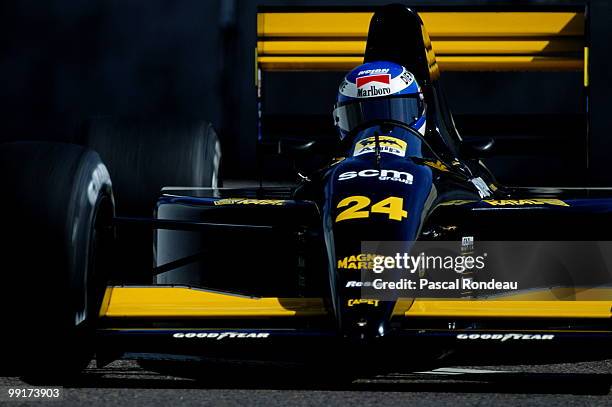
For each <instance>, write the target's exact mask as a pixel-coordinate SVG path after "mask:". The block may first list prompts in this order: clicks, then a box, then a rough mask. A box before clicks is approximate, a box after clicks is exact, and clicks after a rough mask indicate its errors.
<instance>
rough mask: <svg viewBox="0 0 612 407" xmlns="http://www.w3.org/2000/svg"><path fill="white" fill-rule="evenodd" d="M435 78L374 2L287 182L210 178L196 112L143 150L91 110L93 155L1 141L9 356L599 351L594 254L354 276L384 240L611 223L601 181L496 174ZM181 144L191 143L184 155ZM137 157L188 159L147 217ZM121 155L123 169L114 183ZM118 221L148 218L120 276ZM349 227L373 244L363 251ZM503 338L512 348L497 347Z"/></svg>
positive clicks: (595, 227) (212, 158)
mask: <svg viewBox="0 0 612 407" xmlns="http://www.w3.org/2000/svg"><path fill="white" fill-rule="evenodd" d="M438 77H439V70H438V68H437V64H436V59H435V56H434V54H433V51H432V48H431V43H430V41H429V38H428V36H427V32H426V30H425V28H424V26H423V23H422V21H421V19H420V17H419V16H418V15H417V13H415V12H413V11H412V10H410V9H408V8H406V7H403V6H397V5H396V6H387V7H384V8H381V9H380V10H379V11H377V12H376V13H375V14H374V16H373V18H372V20H371V24H370V30H369V34H368V40H367V45H366V52H365V57H364V61H363V65H361V66H359V67H358V68H356V69H354V70H352V71H351V72H350V73H349V74H348V75H347V76H346V77H345V79H344V80H343V82H342V84H341V86H340V89H339V96H338V102H337V104H336V107H335V110H334V119H335V124H336V126H337V128H338V130H339V132H340V135H341V137H340V141H334V143H333V144H334V145H333V147H329V146H326V148H329V149H330V151H331V150H332V149H333V151H334V152H338V154H337V158H335V159H333V160H331V161H330V163H329V164H328V165H326V166H325V167H324V168H322V169H319V170H317V171H314V172H313V173H312V174H309V175H308V176H307V177H306V176H305V177H303V180H302V182H301V183H300V185H298V186H297V187H295V188H252V189H248V188H247V189H228V188H220V187H218V185H217V172H218V164H219V158H220V155H219V151H218V142H217V141H216V136H215V135H214V132H213V131H212V130H211V129H210V128H209V127H198V128H196V130H194V131H192V133H193V134H198V135H199V136H197V137H194V138H192V139H190V140H192V142H191V143H183V144H182V145H179V144H180V143H179V141H177V140H180V137H178V136H176V134H174V135H173V136H172V137H171V136H168V137H165V135H164V134H165V133H163V132H162V133H160V134H157V135H156V136H157V137H156V138H155V140H157V143H158V144H156V147H155V151H154V152H151V151H147V150H146V149H145V151H144V153H140V152H139V151H133V150H134V149H131V148H130V145H129V143H130V142H128V141H126V139H128V138H131V139H132V140H134V139H138V134H140V133H138V132H132V133H131V134H130V133H126V132H123V133H121V134H122V135H123V137H114V136H113V135H112V134H111V133H112V131H111V130H109V127H108V126H106V127H104V126H102V127H99V126H98V127H97V129H98V130H96V131H93V132H92V134H93V136H90V138H89V142H88V145H89V146H91V147H92V148H94V149H96V150H98V151H99V152H100V155H101V156H102V157H103V158H104V160H105V163H106V164H107V165H108V168H109V170H108V171H107V167H106V166H105V164H103V162H102V160H101V159H100V156H98V154H96V153H95V152H93V151H92V150H89V149H85V148H82V147H79V146H76V145H60V144H47V143H13V144H6V145H2V146H1V147H0V168H1V169H2V171H1V173H2V174H3V177H4V182H3V186H4V191H5V193H4V196H3V199H2V201H1V203H0V205H1V206H2V208H3V211H2V213H3V215H4V217H5V219H4V221H3V224H4V225H5V227H4V232H5V233H4V236H5V239H6V240H5V243H4V245H3V246H4V248H5V254H4V255H3V258H4V260H5V265H6V266H5V268H4V271H5V273H4V278H3V280H4V283H5V287H6V289H5V290H4V293H3V296H2V297H3V301H5V302H4V305H5V306H4V308H3V309H4V310H5V314H7V315H5V317H6V318H8V320H9V321H8V322H9V323H5V326H6V327H8V329H10V330H11V331H10V332H6V334H5V338H6V337H8V339H9V341H10V344H9V346H7V347H6V349H8V350H9V351H10V352H7V355H5V356H4V358H5V360H12V361H16V362H18V363H17V365H18V366H19V367H21V368H22V369H23V371H24V372H25V373H28V374H39V375H43V374H47V375H54V374H58V373H57V369H58V368H61V369H63V370H65V371H67V372H74V371H78V370H79V369H82V368H83V366H84V364H85V363H86V362H88V361H90V360H91V357H92V355H93V354H94V352H95V357H96V360H97V362H98V364H99V365H103V364H105V363H108V362H110V361H112V360H114V359H118V358H121V357H122V355H125V354H127V353H129V354H141V355H144V354H149V355H150V354H173V355H194V356H214V357H231V358H238V359H242V358H244V359H271V358H277V357H283V358H287V357H288V358H298V359H303V360H326V359H325V358H330V357H331V358H342V357H343V355H344V356H347V357H346V358H344V359H342V360H344V361H345V362H346V361H347V360H348V361H352V362H353V363H359V364H361V363H366V362H369V363H373V364H377V365H390V364H393V365H397V366H401V367H403V368H405V369H410V368H411V367H412V366H416V361H417V360H426V361H430V362H431V363H434V362H435V363H450V362H444V360H458V359H452V358H453V357H455V355H461V354H465V355H467V360H468V361H469V363H481V362H486V363H494V362H497V361H506V362H509V361H511V362H520V361H524V360H528V361H530V362H534V361H536V360H544V361H545V360H555V361H558V360H562V359H573V358H578V357H579V358H604V357H607V356H609V354H610V349H611V348H610V346H609V345H610V340H611V339H612V326H611V322H610V321H611V319H610V318H611V316H612V311H611V307H612V295H611V294H612V291H611V290H610V289H609V288H607V287H608V285H609V283H610V282H612V278H611V277H612V275H611V274H610V273H609V272H607V269H606V268H605V267H603V268H601V267H600V268H599V269H597V271H592V272H588V273H587V272H582V271H580V272H578V273H574V272H568V271H567V270H566V269H565V268H564V270H563V272H560V273H559V274H558V275H555V274H554V273H553V274H547V276H546V277H542V278H540V279H537V278H536V279H531V280H529V285H528V286H522V287H519V289H518V290H512V289H508V287H506V288H504V287H502V288H501V291H500V290H498V291H496V292H495V293H492V294H491V293H488V294H487V295H480V294H479V293H478V291H477V290H476V291H469V292H466V291H465V290H463V291H462V290H459V291H461V292H460V293H459V294H458V295H457V296H451V298H432V296H430V297H428V298H424V296H423V295H414V296H412V297H411V296H410V295H398V296H396V297H394V298H383V297H381V298H374V297H373V296H366V295H365V294H364V291H363V290H364V288H368V289H371V288H372V283H373V281H374V280H376V279H377V278H378V277H377V276H378V274H374V273H375V272H374V271H373V269H374V266H375V265H380V264H381V263H380V262H379V261H377V260H376V259H377V258H380V257H381V256H380V252H377V250H378V249H380V250H383V251H384V248H382V246H381V245H380V244H379V243H381V242H382V243H384V242H396V243H397V242H400V243H399V244H400V246H401V247H402V248H403V249H405V250H409V249H410V247H412V246H411V245H412V244H413V243H414V242H436V241H444V242H456V243H457V244H458V247H460V249H461V250H463V254H465V250H464V249H466V247H467V249H468V250H471V249H472V248H471V246H475V245H477V243H478V242H479V241H507V242H513V241H514V242H516V241H524V240H529V241H571V240H576V241H587V240H588V241H599V240H601V241H605V240H607V238H606V236H607V233H608V231H609V230H610V227H609V226H610V222H611V221H612V216H611V215H612V198H606V197H601V198H600V197H597V195H596V194H597V192H596V191H592V190H586V189H584V190H563V189H533V188H531V189H530V188H508V187H504V186H502V185H499V184H498V183H497V182H496V181H495V179H494V178H493V176H492V175H491V173H490V172H489V171H488V170H487V168H486V167H485V166H484V165H483V163H482V162H481V161H480V160H479V158H480V157H483V156H484V155H485V154H486V153H487V152H488V151H489V150H490V149H491V148H492V144H493V143H492V141H491V140H490V139H479V140H471V141H469V142H468V141H465V140H462V139H461V138H460V137H459V135H458V133H457V131H456V129H455V126H454V123H453V120H452V117H451V114H450V111H449V110H448V108H447V106H446V103H445V101H444V98H443V95H442V93H441V89H440V83H439V81H438ZM100 128H102V130H100ZM104 129H106V130H104ZM192 130H193V129H192ZM189 131H191V130H189ZM189 131H187V130H186V131H185V133H189ZM192 133H189V134H192ZM92 137H93V138H92ZM92 140H93V141H92ZM141 141H142V140H141ZM113 143H114V144H113ZM135 143H136V142H135ZM174 143H179V144H174ZM109 144H112V145H113V146H112V147H109ZM144 144H146V143H144V141H143V142H142V143H141V144H140V145H144ZM177 151H180V152H182V153H181V154H179V153H177ZM199 151H202V152H203V153H202V154H199V153H197V152H199ZM191 152H194V153H193V155H198V154H199V155H198V156H197V157H196V158H193V157H191V158H189V159H187V158H185V157H190V153H191ZM145 153H146V154H147V156H146V157H143V156H142V155H140V154H145ZM147 160H148V162H154V163H165V164H164V165H163V169H164V172H172V171H176V172H181V171H184V170H181V167H185V166H189V167H193V168H196V170H194V171H193V174H195V175H193V176H191V175H185V176H181V177H182V178H180V177H179V178H176V177H175V178H171V176H167V177H168V178H163V176H166V175H163V176H161V177H162V182H165V181H163V180H166V179H167V180H168V181H167V184H166V185H168V184H170V185H177V183H179V182H182V183H184V184H183V185H187V186H185V187H180V186H178V187H177V186H168V187H165V188H163V189H162V191H161V194H160V195H159V197H158V198H157V202H156V204H155V205H154V208H151V209H154V216H153V217H152V218H147V217H142V216H132V214H131V212H130V210H131V209H132V208H131V207H130V206H129V205H128V204H122V203H121V199H122V197H123V196H125V197H128V196H142V195H146V194H147V193H150V192H147V191H148V190H147V187H146V185H145V183H146V182H145V180H146V179H147V177H151V176H152V175H151V171H149V172H147V171H148V170H142V169H141V170H136V169H134V168H136V167H135V166H136V165H140V166H141V167H139V168H145V167H144V166H145V164H143V162H144V161H147ZM190 160H191V161H190ZM194 160H196V161H194ZM194 162H196V163H197V164H198V165H195V164H194V165H192V164H193V163H194ZM122 166H123V167H122ZM151 166H152V165H151ZM126 168H127V169H126ZM128 169H129V170H128ZM109 172H110V175H109ZM127 173H131V174H132V178H131V179H132V180H134V181H132V184H129V185H127V186H126V182H127V181H124V178H122V177H128V176H127V175H125V174H127ZM134 173H137V176H138V177H140V178H135V177H136V175H133V174H134ZM115 174H119V175H118V179H117V180H116V181H115V184H114V185H111V180H110V176H111V175H113V176H115ZM121 174H124V175H121ZM125 179H130V178H125ZM136 179H140V180H142V181H141V183H139V182H138V181H135V180H136ZM113 188H114V189H115V191H116V196H117V204H118V205H119V207H118V209H117V212H118V213H117V214H116V213H115V202H114V198H113V192H112V191H113ZM118 189H119V192H117V190H118ZM126 199H128V198H126ZM134 199H135V198H134ZM121 205H123V206H121ZM121 210H123V213H120V212H121ZM133 213H135V212H133ZM132 230H141V231H142V230H144V231H145V232H144V233H145V234H149V233H150V232H151V230H154V240H153V259H154V260H153V261H154V264H153V267H152V273H150V272H149V274H148V276H147V277H146V278H145V279H144V280H143V279H137V278H132V280H131V281H126V279H124V278H122V276H124V275H125V273H127V271H128V270H125V269H126V268H127V267H130V268H131V267H140V268H145V269H146V268H147V267H148V266H147V261H149V259H148V258H146V257H144V258H140V257H138V256H136V255H134V256H132V254H133V253H132V251H131V250H130V247H134V248H135V247H137V246H138V245H139V244H140V243H139V240H138V239H136V238H134V236H138V235H137V234H130V233H132V232H130V231H132ZM124 231H127V232H124ZM134 233H136V232H134ZM126 236H127V237H126ZM364 242H378V243H375V246H372V247H373V249H372V250H371V251H368V249H367V248H366V249H364V247H366V246H365V245H364V244H365V243H364ZM402 242H404V243H406V244H404V245H403V246H402ZM382 243H381V244H382ZM376 244H378V246H376ZM147 245H148V244H147ZM468 246H469V247H468ZM394 247H396V246H394ZM147 249H149V250H150V248H147ZM134 253H136V249H134ZM383 254H384V255H385V256H386V254H385V253H383ZM385 256H382V258H383V259H386V258H388V257H385ZM130 257H134V258H136V260H138V261H139V262H140V263H139V266H138V265H134V263H133V262H132V263H130V261H131V260H130V259H129V258H130ZM126 265H127V266H126ZM514 272H516V273H517V274H520V273H521V270H514ZM559 276H561V277H559ZM420 277H423V275H420ZM425 277H427V275H425ZM459 277H460V279H461V280H465V281H468V282H478V281H481V280H482V281H484V277H482V276H478V275H471V276H469V277H467V276H466V275H463V274H461V275H460V276H459ZM506 277H508V276H507V275H506ZM433 280H434V279H433V278H430V281H433ZM109 281H110V282H109ZM387 286H389V284H387ZM510 288H514V287H513V286H510ZM523 288H524V289H523ZM489 294H490V295H489ZM425 297H427V296H425ZM434 297H435V296H434ZM513 347H517V348H518V349H519V352H499V350H500V349H511V348H513ZM464 349H468V352H463V353H462V350H464ZM474 349H477V352H474ZM559 351H560V352H559ZM444 357H446V359H444ZM456 357H457V358H459V356H456ZM327 360H329V359H327ZM441 361H442V362H441ZM347 363H348V362H347Z"/></svg>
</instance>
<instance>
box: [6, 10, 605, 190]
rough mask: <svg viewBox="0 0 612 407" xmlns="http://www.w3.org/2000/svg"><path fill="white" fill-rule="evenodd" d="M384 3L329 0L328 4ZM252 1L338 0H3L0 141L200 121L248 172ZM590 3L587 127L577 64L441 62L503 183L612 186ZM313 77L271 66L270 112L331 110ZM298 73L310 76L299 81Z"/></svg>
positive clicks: (599, 41) (600, 19)
mask: <svg viewBox="0 0 612 407" xmlns="http://www.w3.org/2000/svg"><path fill="white" fill-rule="evenodd" d="M387 2H388V1H367V2H355V1H334V2H333V5H352V4H356V3H358V4H359V5H360V6H364V5H376V4H386V3H387ZM407 4H408V3H407ZM409 4H411V5H415V6H416V8H417V9H418V7H419V5H424V4H426V5H428V6H431V5H436V4H437V5H440V4H442V5H444V4H447V5H448V4H452V5H453V6H460V5H462V4H463V5H466V4H468V5H472V6H475V7H477V8H479V9H481V8H482V7H498V8H499V7H506V6H511V7H519V8H524V7H527V8H528V7H534V6H535V7H538V6H550V5H553V6H580V5H582V6H584V4H585V2H584V1H554V2H551V1H482V0H481V1H477V0H473V1H469V2H463V1H461V0H456V1H446V2H443V1H423V0H421V1H412V2H410V3H409ZM258 5H273V6H275V5H312V6H321V5H325V6H329V5H332V3H330V2H329V1H314V0H313V1H256V0H206V1H202V0H179V1H162V0H127V1H126V0H123V1H120V0H89V1H85V0H55V1H53V0H49V1H36V0H14V1H3V2H2V3H0V78H2V85H1V86H0V141H7V140H17V139H47V140H63V141H74V140H75V137H76V136H75V135H76V134H77V133H78V129H79V126H80V125H81V123H82V122H83V120H85V119H86V118H88V117H91V116H129V117H135V118H140V119H145V120H147V119H158V118H161V117H168V118H172V119H176V120H181V119H183V118H184V119H189V118H206V119H208V120H210V121H212V122H213V123H214V124H215V125H216V127H217V128H218V129H219V132H220V134H221V137H222V142H223V148H224V154H225V174H226V175H227V176H230V177H244V174H245V173H248V174H253V173H254V170H255V169H256V158H255V145H256V137H257V136H256V126H257V111H256V103H255V83H254V69H255V68H254V48H255V44H256V18H255V16H256V11H257V6H258ZM589 7H590V14H591V18H590V20H589V23H590V24H589V27H588V32H587V41H588V42H589V45H590V46H591V57H592V59H591V61H596V62H592V63H591V87H590V90H589V92H590V111H589V112H588V115H590V119H589V120H590V121H589V126H587V117H588V116H587V106H589V105H587V91H586V90H585V88H583V86H582V77H583V75H582V72H556V73H542V72H540V73H494V72H490V73H459V72H453V73H450V72H449V73H444V72H443V74H442V81H443V84H444V86H445V88H446V92H447V94H448V97H449V100H450V105H451V108H452V109H453V111H454V112H455V114H456V121H457V124H458V127H459V130H460V132H461V133H462V134H463V135H464V136H466V135H467V136H470V135H492V136H495V137H496V138H499V139H500V140H501V145H504V146H506V147H507V148H505V149H504V151H502V153H501V154H500V155H499V156H498V157H496V158H494V159H491V160H489V164H490V165H491V167H493V169H494V172H496V173H497V174H498V177H499V178H500V180H501V181H506V182H510V183H515V184H527V185H584V184H592V185H612V173H609V171H607V168H608V165H607V162H608V154H609V153H610V152H612V145H611V143H610V137H609V135H611V130H612V115H610V114H609V113H608V108H607V106H608V105H609V103H608V98H609V96H608V94H609V92H608V89H609V84H610V79H611V78H610V73H609V72H610V69H609V66H610V56H609V55H608V49H609V46H608V44H609V43H610V39H611V38H610V37H612V30H610V29H609V28H608V27H610V26H611V25H610V24H609V23H610V21H611V20H612V10H611V8H610V5H608V4H607V2H606V1H604V0H592V1H591V2H590V4H589ZM296 75H301V77H298V76H296ZM308 75H314V74H312V73H311V74H294V73H274V74H269V75H267V76H266V78H265V79H266V82H265V86H266V88H265V91H266V94H265V96H266V98H265V100H266V104H265V106H264V110H265V111H266V113H268V114H293V113H296V112H299V113H308V114H313V115H319V116H320V117H325V116H324V115H327V114H330V113H331V106H332V104H333V102H334V98H335V92H336V89H337V83H338V81H339V78H341V76H342V73H328V74H324V75H319V74H317V78H316V80H313V79H312V78H310V77H309V76H308ZM304 78H305V79H304ZM300 82H301V83H308V86H307V87H303V88H300V87H296V86H295V83H300ZM288 84H292V85H293V86H292V91H291V93H289V92H287V90H286V89H287V85H288ZM330 123H331V119H330ZM587 129H588V131H587ZM328 130H329V129H328ZM508 140H511V142H507V141H508ZM151 142H152V143H154V142H155V140H154V139H152V140H151ZM265 159H273V158H272V157H270V158H269V157H266V158H265Z"/></svg>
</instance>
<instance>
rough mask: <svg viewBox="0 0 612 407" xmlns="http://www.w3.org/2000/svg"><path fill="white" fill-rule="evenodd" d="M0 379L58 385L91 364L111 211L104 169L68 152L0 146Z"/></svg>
mask: <svg viewBox="0 0 612 407" xmlns="http://www.w3.org/2000/svg"><path fill="white" fill-rule="evenodd" d="M0 180H1V185H2V186H3V188H5V192H6V193H5V194H3V198H2V199H1V200H0V210H1V213H2V214H3V217H4V221H3V228H2V231H3V234H4V236H5V239H3V240H4V242H3V243H2V248H3V256H2V257H3V263H4V265H5V268H4V267H3V268H4V270H3V271H4V273H3V279H2V283H3V285H4V290H3V295H2V296H1V299H0V304H2V309H3V310H4V312H5V321H4V323H5V326H6V327H7V328H8V329H7V332H5V335H4V340H3V342H4V347H3V350H2V352H1V353H2V361H3V363H2V365H3V368H4V370H5V371H4V372H3V374H7V373H8V372H7V370H8V371H9V372H10V373H12V374H19V375H24V376H25V377H26V378H27V380H29V381H31V382H32V381H34V382H40V381H42V382H57V381H64V380H66V379H68V378H70V377H73V376H74V375H76V374H78V373H79V372H80V371H81V370H82V369H83V368H84V367H86V365H87V364H88V363H89V361H90V360H91V358H92V356H93V334H94V328H95V323H96V319H97V315H98V312H99V310H100V306H101V303H102V298H103V295H104V292H105V288H106V281H105V280H106V275H107V273H108V267H109V264H110V263H109V258H110V257H111V256H110V250H112V249H111V248H112V240H113V232H112V226H111V225H112V223H111V222H112V217H113V215H114V202H113V194H112V187H111V180H110V177H109V174H108V171H107V170H106V167H105V166H104V164H103V163H102V161H101V160H100V157H99V156H98V154H97V153H95V152H94V151H91V150H88V149H85V148H83V147H80V146H77V145H72V144H61V143H43V142H18V143H9V144H0Z"/></svg>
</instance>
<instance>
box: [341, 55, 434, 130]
mask: <svg viewBox="0 0 612 407" xmlns="http://www.w3.org/2000/svg"><path fill="white" fill-rule="evenodd" d="M377 120H378V121H379V120H392V121H398V122H402V123H404V124H406V125H409V126H410V127H412V128H413V129H415V130H416V131H418V132H419V133H421V134H424V132H425V102H424V100H423V93H422V92H421V87H420V86H419V84H418V83H417V81H416V79H415V78H414V75H412V74H411V73H410V72H408V70H406V68H404V67H403V66H401V65H398V64H395V63H393V62H388V61H377V62H368V63H366V64H363V65H360V66H358V67H357V68H355V69H353V70H352V71H351V72H349V73H348V74H347V75H346V76H345V77H344V80H343V81H342V84H341V85H340V89H339V90H338V101H337V103H336V105H335V106H334V122H335V124H336V127H338V130H339V131H340V138H341V139H343V138H345V137H346V136H347V135H348V134H349V133H350V132H351V131H353V130H354V129H355V128H357V127H360V128H363V127H364V126H367V124H368V123H370V122H371V123H373V124H374V123H375V121H377Z"/></svg>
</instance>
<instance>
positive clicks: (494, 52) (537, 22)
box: [257, 9, 588, 72]
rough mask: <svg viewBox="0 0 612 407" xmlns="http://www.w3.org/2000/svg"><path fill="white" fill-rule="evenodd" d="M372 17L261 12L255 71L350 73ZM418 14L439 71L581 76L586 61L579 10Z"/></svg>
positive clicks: (359, 57)
mask: <svg viewBox="0 0 612 407" xmlns="http://www.w3.org/2000/svg"><path fill="white" fill-rule="evenodd" d="M302 10H303V9H302ZM417 11H418V10H417ZM373 14H374V13H373V12H371V11H358V12H347V11H333V10H329V11H327V10H326V11H289V10H287V9H285V10H280V11H274V9H261V11H259V12H258V13H257V69H258V70H260V71H263V72H266V71H299V70H303V71H328V70H335V71H347V70H350V69H351V68H353V67H355V66H357V65H359V64H361V63H362V61H363V55H364V52H365V46H366V39H367V36H368V27H369V24H370V20H371V18H372V16H373ZM419 15H420V16H421V18H422V20H423V22H424V23H425V27H426V28H427V31H428V33H429V36H430V38H431V42H432V46H433V50H434V51H435V55H436V57H437V62H438V64H439V66H440V69H441V70H442V71H511V70H537V71H540V70H582V69H584V66H585V64H586V63H587V56H588V52H587V48H586V42H585V14H584V12H583V11H567V10H566V11H502V12H490V11H424V12H420V13H419Z"/></svg>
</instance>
